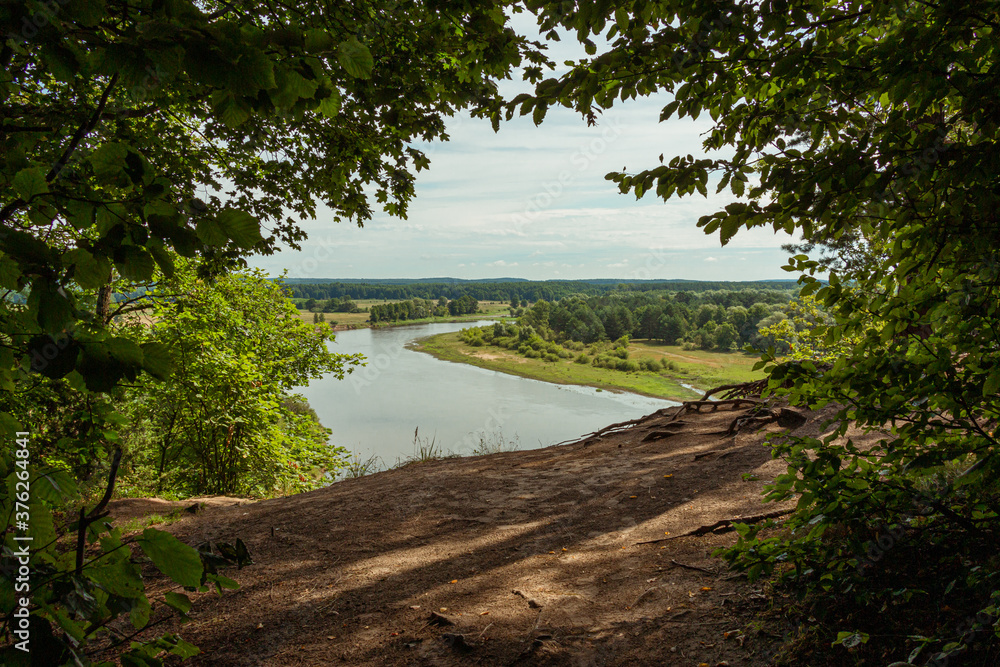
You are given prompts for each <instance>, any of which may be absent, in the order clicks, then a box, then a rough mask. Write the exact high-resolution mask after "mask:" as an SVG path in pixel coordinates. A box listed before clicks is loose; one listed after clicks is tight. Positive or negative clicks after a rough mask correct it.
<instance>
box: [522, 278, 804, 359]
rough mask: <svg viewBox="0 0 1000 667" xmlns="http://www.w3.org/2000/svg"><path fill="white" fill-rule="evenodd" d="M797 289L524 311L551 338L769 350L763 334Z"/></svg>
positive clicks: (630, 297) (628, 298) (662, 296)
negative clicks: (644, 340)
mask: <svg viewBox="0 0 1000 667" xmlns="http://www.w3.org/2000/svg"><path fill="white" fill-rule="evenodd" d="M793 297H794V292H792V291H778V290H718V291H710V292H701V293H694V292H666V293H658V292H638V293H637V292H614V293H612V294H609V295H606V296H595V297H583V296H571V297H568V298H565V299H561V300H560V301H557V302H555V303H549V302H547V301H538V302H536V303H535V304H534V305H532V306H531V307H530V308H527V309H524V310H523V312H522V314H521V317H520V323H521V324H523V325H527V326H531V327H533V328H534V330H535V331H537V332H538V333H539V335H541V336H542V337H543V338H545V339H547V340H560V341H562V340H573V341H579V342H581V343H587V344H589V343H594V342H597V341H601V340H617V339H619V338H622V337H623V336H628V337H631V338H649V339H656V340H660V341H663V342H664V343H666V344H668V345H684V346H687V347H689V349H695V348H697V349H704V350H725V351H731V350H737V349H741V348H742V347H744V346H745V345H747V344H752V345H755V346H766V345H767V344H769V343H773V340H772V339H771V338H768V337H767V336H766V335H762V334H761V333H760V331H759V330H760V328H761V327H767V326H770V325H772V324H775V323H777V322H778V321H781V320H783V319H785V317H786V315H785V312H784V306H785V305H786V304H787V303H788V302H789V301H790V300H791V299H792V298H793Z"/></svg>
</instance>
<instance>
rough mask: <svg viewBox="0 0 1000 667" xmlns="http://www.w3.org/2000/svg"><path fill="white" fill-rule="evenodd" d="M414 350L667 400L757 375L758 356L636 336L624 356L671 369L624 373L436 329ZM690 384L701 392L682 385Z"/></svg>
mask: <svg viewBox="0 0 1000 667" xmlns="http://www.w3.org/2000/svg"><path fill="white" fill-rule="evenodd" d="M414 347H415V349H417V350H420V351H422V352H426V353H428V354H431V355H433V356H435V357H437V358H438V359H444V360H446V361H455V362H460V363H467V364H473V365H475V366H480V367H481V368H488V369H490V370H495V371H500V372H503V373H511V374H513V375H521V376H523V377H529V378H534V379H536V380H544V381H545V382H555V383H558V384H580V385H587V386H591V387H598V388H601V389H608V390H612V391H631V392H634V393H637V394H644V395H646V396H654V397H657V398H667V399H671V400H678V401H681V400H691V399H693V398H699V397H700V396H701V394H702V393H703V392H704V391H705V390H708V389H711V388H713V387H717V386H719V385H723V384H736V383H740V382H749V381H751V380H759V379H761V378H763V377H764V374H763V373H762V372H761V371H756V372H755V371H753V365H754V364H755V363H756V362H757V360H758V359H757V357H755V356H752V355H747V354H744V353H742V352H728V353H722V352H703V351H698V350H694V351H688V350H684V349H682V348H681V347H679V346H674V345H658V344H656V343H654V342H651V341H645V340H639V341H633V342H632V343H630V344H629V348H628V349H629V358H630V359H635V360H640V359H642V358H644V357H648V358H656V359H665V360H667V361H671V362H673V363H674V365H675V367H676V370H664V371H662V372H659V373H653V372H647V371H636V372H624V371H618V370H611V369H607V368H597V367H595V366H591V365H589V364H588V365H584V364H578V363H575V362H574V361H573V360H572V359H560V360H559V361H545V360H543V359H528V358H525V357H523V356H521V355H519V354H517V353H515V352H513V351H510V350H505V349H501V348H498V347H493V346H483V347H471V346H469V345H466V344H465V343H464V342H463V341H462V340H461V339H460V337H459V334H458V333H449V334H439V335H437V336H431V337H429V338H424V339H422V340H420V341H418V342H417V343H416V345H415V346H414ZM681 383H684V384H689V385H692V386H694V387H696V388H698V389H699V390H701V391H700V392H696V391H692V390H691V389H688V388H686V387H683V386H682V384H681Z"/></svg>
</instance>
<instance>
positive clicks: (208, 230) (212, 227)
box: [195, 218, 229, 247]
mask: <svg viewBox="0 0 1000 667" xmlns="http://www.w3.org/2000/svg"><path fill="white" fill-rule="evenodd" d="M195 234H197V235H198V238H199V239H201V240H202V241H203V242H204V243H205V244H206V245H210V246H215V247H219V246H224V245H226V242H227V241H228V240H229V237H228V236H226V232H225V230H223V228H222V225H221V224H220V223H219V222H218V220H216V219H215V218H202V219H200V220H199V221H198V225H197V227H195Z"/></svg>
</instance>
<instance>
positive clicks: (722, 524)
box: [636, 509, 794, 545]
mask: <svg viewBox="0 0 1000 667" xmlns="http://www.w3.org/2000/svg"><path fill="white" fill-rule="evenodd" d="M793 511H794V510H791V509H787V510H777V511H774V512H767V513H766V514H757V515H756V516H744V517H736V518H732V519H722V520H721V521H716V522H715V523H713V524H709V525H707V526H699V527H698V528H695V529H693V530H689V531H687V532H686V533H681V534H679V535H671V536H670V537H661V538H658V539H655V540H644V541H642V542H636V544H637V545H638V544H656V543H657V542H666V541H667V540H676V539H677V538H679V537H691V536H694V535H705V534H706V533H711V532H714V531H716V530H718V529H719V528H728V527H730V526H732V525H733V524H734V523H756V522H758V521H763V520H764V519H777V518H778V517H782V516H785V515H786V514H791V513H792V512H793Z"/></svg>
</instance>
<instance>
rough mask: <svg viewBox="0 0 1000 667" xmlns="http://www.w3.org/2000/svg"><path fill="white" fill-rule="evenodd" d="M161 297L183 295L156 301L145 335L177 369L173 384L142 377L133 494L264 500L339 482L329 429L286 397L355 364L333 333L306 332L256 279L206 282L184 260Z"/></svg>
mask: <svg viewBox="0 0 1000 667" xmlns="http://www.w3.org/2000/svg"><path fill="white" fill-rule="evenodd" d="M160 293H163V294H183V295H184V296H182V297H179V298H176V299H171V300H165V299H164V300H159V301H158V302H157V303H158V305H157V307H156V309H155V311H154V320H155V323H154V324H153V326H151V327H149V328H148V329H145V330H144V331H143V332H142V335H143V336H144V337H145V338H147V339H148V340H149V341H150V342H156V343H160V344H162V345H165V346H168V347H169V348H170V349H171V350H172V351H173V353H174V354H175V355H176V357H177V359H178V362H177V364H176V366H175V369H174V372H173V374H172V375H171V376H170V377H169V378H168V379H167V380H166V381H162V382H158V383H156V385H155V386H153V385H152V383H151V381H148V380H143V381H141V382H140V383H139V384H138V386H137V387H136V389H135V391H133V392H132V393H131V394H130V396H132V397H133V398H132V401H133V402H132V403H131V404H129V406H128V414H129V418H130V419H129V426H130V428H129V431H130V433H133V434H136V435H135V437H130V438H127V439H126V440H125V445H126V451H127V454H128V457H127V463H128V465H129V466H134V467H135V469H136V471H137V472H138V473H139V474H137V475H134V477H135V478H136V479H134V480H129V479H128V477H127V481H132V486H133V488H135V487H138V488H139V490H141V491H145V492H150V493H160V492H162V491H164V490H168V491H171V492H174V493H180V494H187V495H200V494H205V493H218V494H236V495H263V496H267V495H272V494H274V493H276V492H284V493H288V492H294V491H304V490H308V489H312V488H316V487H317V486H319V485H321V484H323V483H326V482H328V481H329V480H330V479H332V476H333V474H334V473H335V472H336V470H337V469H338V468H339V467H341V466H342V465H343V460H342V457H343V454H344V453H345V450H344V449H342V448H336V447H332V446H329V445H328V444H327V437H328V436H329V434H330V431H329V430H328V429H325V428H323V427H322V426H320V425H319V423H318V421H317V420H316V417H315V413H314V412H312V410H310V409H309V408H308V406H307V405H305V404H304V403H301V402H299V403H296V401H297V400H299V399H296V398H294V397H292V396H290V395H289V393H288V392H289V391H290V390H291V389H292V387H296V386H302V385H305V384H307V383H308V382H309V380H310V379H313V378H317V377H320V376H321V375H323V374H327V373H332V374H333V375H335V376H337V377H343V376H344V374H345V372H346V373H350V372H351V371H352V370H353V367H354V365H355V364H357V363H359V362H360V358H359V357H358V356H357V355H351V356H349V355H341V354H333V353H331V352H329V350H328V349H327V342H328V341H330V340H332V339H333V334H332V332H331V330H330V329H329V328H325V327H321V328H316V327H311V326H308V325H307V324H305V323H303V322H302V321H301V319H300V318H299V317H298V316H297V313H296V310H295V307H294V306H293V305H292V304H291V303H290V302H289V301H288V300H287V298H286V297H285V295H284V293H283V291H282V289H281V287H280V286H278V285H277V284H276V283H274V282H273V281H271V280H269V279H268V278H267V277H266V276H265V275H264V274H262V273H261V272H259V271H251V272H242V273H234V274H231V275H226V276H222V277H220V278H218V279H215V280H213V281H202V280H200V279H198V278H197V276H196V272H195V270H194V267H193V266H192V267H189V266H187V265H186V264H185V263H183V262H182V263H180V264H179V265H178V270H177V273H176V274H175V276H174V278H173V279H172V280H170V281H166V282H164V283H163V284H162V285H160V286H158V287H157V288H156V289H155V290H152V291H151V294H152V295H153V296H154V297H155V296H156V295H158V294H160ZM143 482H145V484H146V487H145V489H142V487H141V484H142V483H143Z"/></svg>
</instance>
